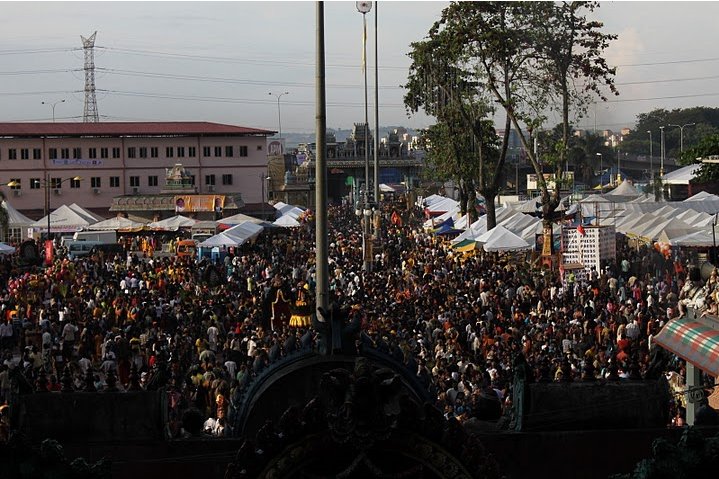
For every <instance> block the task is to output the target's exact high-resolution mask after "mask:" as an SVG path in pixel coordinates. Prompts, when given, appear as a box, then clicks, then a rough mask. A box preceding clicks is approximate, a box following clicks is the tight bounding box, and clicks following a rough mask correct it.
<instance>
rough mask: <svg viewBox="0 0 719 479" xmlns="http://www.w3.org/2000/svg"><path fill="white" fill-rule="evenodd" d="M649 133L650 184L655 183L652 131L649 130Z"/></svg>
mask: <svg viewBox="0 0 719 479" xmlns="http://www.w3.org/2000/svg"><path fill="white" fill-rule="evenodd" d="M647 133H649V182H650V183H651V182H652V181H654V152H653V148H654V144H653V143H652V130H647Z"/></svg>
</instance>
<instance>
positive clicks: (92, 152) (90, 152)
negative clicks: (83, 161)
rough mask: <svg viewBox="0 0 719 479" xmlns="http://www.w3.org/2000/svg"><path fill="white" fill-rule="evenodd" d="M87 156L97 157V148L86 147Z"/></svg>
mask: <svg viewBox="0 0 719 479" xmlns="http://www.w3.org/2000/svg"><path fill="white" fill-rule="evenodd" d="M87 156H88V157H89V158H92V159H95V158H97V148H88V149H87Z"/></svg>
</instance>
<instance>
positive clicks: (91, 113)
mask: <svg viewBox="0 0 719 479" xmlns="http://www.w3.org/2000/svg"><path fill="white" fill-rule="evenodd" d="M96 36H97V31H95V33H93V34H92V35H90V37H89V38H85V37H83V36H82V35H80V38H81V39H82V48H83V50H84V51H85V108H84V109H83V112H82V121H83V123H98V122H99V121H100V119H99V116H98V114H97V98H96V97H95V37H96Z"/></svg>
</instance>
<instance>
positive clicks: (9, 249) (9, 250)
mask: <svg viewBox="0 0 719 479" xmlns="http://www.w3.org/2000/svg"><path fill="white" fill-rule="evenodd" d="M14 252H15V248H14V247H13V246H10V245H9V244H5V243H0V254H13V253H14Z"/></svg>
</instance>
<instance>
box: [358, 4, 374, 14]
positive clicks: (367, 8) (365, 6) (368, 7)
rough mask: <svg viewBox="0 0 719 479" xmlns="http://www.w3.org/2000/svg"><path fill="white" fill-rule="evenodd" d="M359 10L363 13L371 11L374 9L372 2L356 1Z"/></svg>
mask: <svg viewBox="0 0 719 479" xmlns="http://www.w3.org/2000/svg"><path fill="white" fill-rule="evenodd" d="M356 5H357V11H358V12H360V13H361V14H362V15H364V14H366V13H369V11H370V10H372V2H356Z"/></svg>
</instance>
